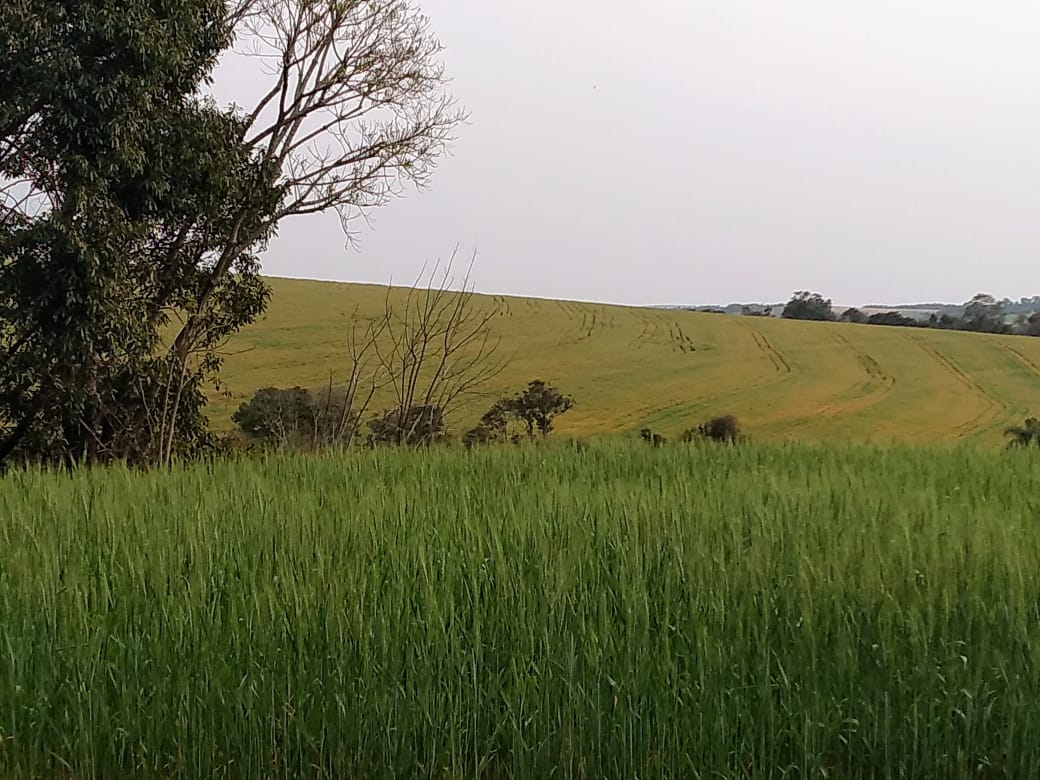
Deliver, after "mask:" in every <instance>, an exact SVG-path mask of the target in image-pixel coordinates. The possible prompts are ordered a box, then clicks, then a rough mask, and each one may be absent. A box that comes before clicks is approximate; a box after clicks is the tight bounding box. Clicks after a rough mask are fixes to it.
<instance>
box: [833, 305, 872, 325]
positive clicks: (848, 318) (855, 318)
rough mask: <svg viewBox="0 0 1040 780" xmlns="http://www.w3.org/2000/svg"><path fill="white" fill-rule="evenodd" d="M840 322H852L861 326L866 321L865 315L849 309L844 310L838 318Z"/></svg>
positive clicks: (857, 310) (854, 309)
mask: <svg viewBox="0 0 1040 780" xmlns="http://www.w3.org/2000/svg"><path fill="white" fill-rule="evenodd" d="M838 319H839V320H841V321H842V322H852V323H856V324H860V325H862V324H863V323H865V322H866V321H867V315H866V314H864V313H863V312H861V311H860V310H859V309H856V308H851V309H846V310H845V311H843V312H842V313H841V315H840V316H839V317H838Z"/></svg>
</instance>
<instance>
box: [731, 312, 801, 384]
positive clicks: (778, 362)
mask: <svg viewBox="0 0 1040 780" xmlns="http://www.w3.org/2000/svg"><path fill="white" fill-rule="evenodd" d="M741 327H743V328H745V329H746V330H747V332H748V333H750V334H751V338H752V339H754V341H755V345H756V346H757V347H758V348H759V350H761V352H762V353H763V354H765V356H766V357H767V358H769V362H770V363H772V364H773V368H775V369H776V373H778V374H790V373H791V364H790V363H788V362H787V360H786V358H784V356H783V354H781V352H780V350H778V349H777V348H776V347H774V346H773V343H772V342H771V341H770V340H769V339H768V338H766V336H765V334H764V333H759V332H758V331H757V330H756V329H755V328H753V327H751V326H750V325H745V324H744V323H741Z"/></svg>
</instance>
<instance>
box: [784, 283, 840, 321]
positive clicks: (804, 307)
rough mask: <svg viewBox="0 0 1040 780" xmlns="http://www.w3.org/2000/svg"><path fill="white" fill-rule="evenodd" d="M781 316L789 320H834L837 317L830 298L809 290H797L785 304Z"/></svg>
mask: <svg viewBox="0 0 1040 780" xmlns="http://www.w3.org/2000/svg"><path fill="white" fill-rule="evenodd" d="M780 316H781V317H783V318H785V319H789V320H821V321H833V320H835V319H837V318H836V317H835V314H834V309H833V308H832V304H831V299H830V298H824V297H823V296H822V295H820V294H819V293H814V292H808V291H807V290H799V291H798V292H796V293H795V294H794V295H793V296H792V297H791V300H789V301H788V302H787V304H786V305H785V306H784V310H783V312H782V313H781V315H780Z"/></svg>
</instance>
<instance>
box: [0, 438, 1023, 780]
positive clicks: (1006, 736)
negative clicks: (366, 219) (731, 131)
mask: <svg viewBox="0 0 1040 780" xmlns="http://www.w3.org/2000/svg"><path fill="white" fill-rule="evenodd" d="M1038 468H1040V452H1038V451H1037V450H1035V449H1030V450H1028V451H1025V452H1023V453H1022V454H1021V457H1016V458H1006V457H1002V456H1001V454H999V453H985V452H980V451H978V450H974V449H968V448H965V449H941V450H934V449H909V448H905V449H904V448H899V449H873V448H870V449H867V448H864V449H846V448H827V449H819V448H809V447H796V446H775V447H765V446H759V445H756V446H751V447H726V448H717V447H702V446H690V447H664V448H661V449H653V448H650V447H647V446H645V445H644V444H642V443H641V442H629V443H626V442H617V443H600V444H595V445H592V446H589V447H587V448H585V449H583V450H581V451H577V450H575V449H574V448H572V447H563V446H560V447H555V446H550V447H547V448H538V449H537V450H528V449H525V448H500V449H488V450H482V451H474V452H471V453H469V454H468V455H466V456H463V455H462V454H460V453H458V452H456V451H452V450H447V449H433V450H424V451H410V450H405V449H394V450H389V449H377V450H374V451H357V452H355V453H353V454H352V455H350V456H338V457H317V458H316V457H310V456H308V457H268V458H265V459H262V460H259V461H248V462H238V463H231V462H222V463H214V464H211V465H205V466H203V465H193V466H190V467H185V468H176V469H174V470H173V471H172V472H170V473H157V472H151V473H144V474H133V473H130V472H128V471H125V470H122V469H111V470H84V471H81V472H79V473H77V474H75V475H73V476H72V477H71V478H60V477H58V476H55V475H47V474H42V473H37V472H30V473H27V474H16V475H12V476H9V477H8V478H7V479H5V480H3V481H0V507H3V510H2V511H0V539H2V540H3V550H4V552H3V567H2V574H0V578H2V581H3V587H2V588H0V647H2V648H4V651H3V652H0V744H2V745H3V748H2V749H0V776H3V777H12V778H14V777H131V776H132V777H137V778H158V777H162V778H198V777H214V776H239V777H415V776H429V775H437V776H444V777H518V778H519V777H574V776H582V777H689V776H698V775H700V776H704V777H774V776H781V775H784V774H785V773H786V774H787V775H794V776H798V777H813V776H815V777H824V776H826V777H930V778H959V777H974V776H977V775H979V774H980V773H981V774H983V775H992V776H995V777H1029V776H1031V775H1032V774H1033V772H1034V768H1035V766H1034V765H1035V759H1034V755H1035V746H1036V745H1037V744H1040V709H1038V708H1037V706H1036V702H1037V701H1038V700H1040V677H1038V675H1037V674H1036V665H1037V653H1038V649H1037V648H1040V622H1038V621H1037V619H1036V609H1037V603H1038V599H1040V568H1038V567H1037V566H1036V561H1037V560H1038V559H1040V525H1038V524H1037V522H1036V518H1037V515H1038V512H1040V503H1038V499H1037V496H1036V495H1035V492H1033V491H1028V490H1023V489H1022V486H1023V485H1028V484H1032V482H1033V481H1035V475H1036V473H1037V469H1038ZM980 767H981V768H982V769H980Z"/></svg>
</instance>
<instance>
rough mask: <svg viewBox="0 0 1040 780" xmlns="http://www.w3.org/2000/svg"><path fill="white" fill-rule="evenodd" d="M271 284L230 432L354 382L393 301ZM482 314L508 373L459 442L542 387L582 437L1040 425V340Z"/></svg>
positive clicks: (224, 424) (921, 434)
mask: <svg viewBox="0 0 1040 780" xmlns="http://www.w3.org/2000/svg"><path fill="white" fill-rule="evenodd" d="M269 281H270V283H271V285H272V287H273V297H272V301H271V306H270V309H269V311H268V313H267V315H266V316H265V317H264V319H263V320H262V321H260V322H258V323H256V324H255V325H253V326H251V327H249V328H247V329H246V330H245V331H244V332H243V333H241V334H240V335H239V336H238V337H236V338H235V339H234V340H233V341H232V342H231V343H230V344H229V345H228V347H227V352H228V357H227V360H226V366H225V371H224V372H223V375H222V378H223V380H224V384H225V390H226V392H227V393H228V394H229V395H228V396H225V395H216V394H215V395H214V397H213V405H212V408H211V417H212V420H213V423H214V426H215V427H217V428H220V429H224V430H227V429H230V428H231V427H232V424H231V420H230V417H231V414H232V413H233V412H234V411H235V409H237V408H238V405H239V404H241V403H242V402H243V401H245V400H247V399H248V398H249V397H250V396H251V395H252V394H253V393H254V392H255V391H256V390H257V389H258V388H261V387H266V386H277V387H292V386H294V385H302V386H304V387H312V388H320V387H322V386H325V385H327V383H328V381H329V378H330V375H331V376H334V377H339V378H342V377H344V376H345V375H346V369H347V363H346V338H347V331H348V328H349V323H350V321H351V318H352V317H354V316H358V317H360V318H362V319H364V318H370V317H374V316H376V315H377V314H378V313H380V312H381V311H382V310H383V303H384V299H385V297H386V288H382V287H374V286H365V285H351V284H335V283H329V282H310V281H296V280H285V279H272V280H269ZM391 300H396V301H398V302H400V301H401V300H403V294H402V293H401V292H400V291H396V290H395V291H394V292H393V293H392V294H391ZM478 305H479V306H480V307H482V308H484V309H485V310H491V311H493V312H495V314H496V316H495V318H494V320H493V323H492V325H493V332H494V333H495V335H496V336H497V337H499V338H500V339H501V347H500V350H499V355H500V356H501V357H502V358H504V359H505V360H506V361H507V363H508V365H507V368H506V370H505V371H504V372H503V373H502V374H501V375H500V376H499V377H498V378H497V379H496V381H495V382H493V383H491V384H490V385H488V386H487V387H486V388H485V390H486V391H487V393H486V397H474V398H471V399H470V400H469V401H468V402H467V403H465V404H463V405H462V406H460V407H459V408H458V409H457V410H453V411H452V412H451V413H449V415H448V424H449V427H450V428H451V429H452V430H454V431H455V432H456V433H458V432H461V431H464V430H466V429H468V428H469V427H471V426H472V425H474V424H475V423H476V421H477V419H478V418H479V417H480V415H481V413H482V412H483V411H484V410H485V409H487V407H488V406H489V405H490V399H493V398H494V397H497V396H498V395H501V394H509V393H512V392H514V391H516V390H520V389H522V388H523V387H524V386H525V385H526V384H527V383H528V382H529V381H531V380H532V379H543V380H545V381H547V382H551V383H553V384H555V385H557V386H558V387H559V388H560V389H561V390H562V391H563V392H565V393H567V394H569V395H571V396H573V397H574V399H575V408H574V409H573V410H572V411H571V412H569V413H568V414H567V415H566V416H564V417H561V418H560V420H559V423H558V430H559V432H560V433H561V434H562V435H564V436H579V437H583V438H587V437H592V436H599V435H605V434H616V433H621V432H632V431H638V430H639V429H640V428H642V427H644V426H650V427H652V428H653V429H654V430H655V431H658V432H660V433H663V434H666V435H668V436H675V435H678V434H680V433H681V432H682V431H684V430H686V429H687V428H689V427H691V426H693V425H696V424H698V423H700V422H702V421H703V419H704V418H706V417H708V416H711V415H716V414H735V415H736V416H737V417H738V418H739V419H740V421H741V422H742V423H743V425H744V427H745V429H746V430H747V431H748V433H749V434H751V435H752V436H753V437H755V438H756V439H766V440H772V441H780V440H798V441H821V442H822V441H830V440H832V439H838V440H842V441H854V442H860V443H866V442H871V443H888V442H896V441H898V442H908V443H913V442H919V443H930V442H954V441H969V442H976V443H979V444H981V445H984V446H986V447H999V446H1000V444H1001V441H1002V436H1003V431H1004V429H1005V428H1006V427H1007V426H1008V425H1012V424H1020V423H1021V422H1022V420H1023V419H1025V417H1026V416H1028V415H1030V414H1040V339H1037V338H1024V337H1011V336H992V335H985V334H973V333H954V332H947V331H935V330H917V329H908V328H892V327H880V326H867V325H849V324H844V323H819V322H795V321H780V320H769V319H763V318H757V317H730V316H725V315H720V314H703V313H694V312H686V311H670V310H663V309H646V308H629V307H622V306H603V305H596V304H584V303H569V302H565V301H547V300H537V299H531V298H508V297H501V296H481V297H480V298H479V299H478ZM387 400H388V399H382V401H387ZM380 402H381V399H376V402H375V404H374V406H375V407H376V408H374V409H373V410H372V412H373V413H374V412H375V411H377V410H378V408H379V405H380ZM389 405H390V404H389V403H388V402H387V403H385V404H384V406H389Z"/></svg>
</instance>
